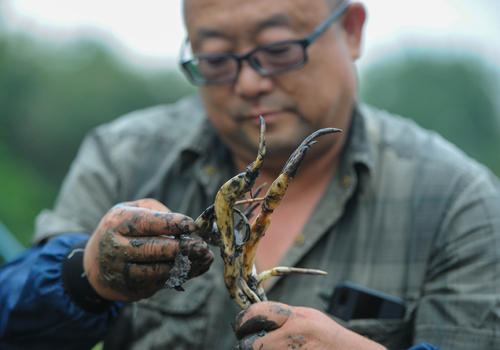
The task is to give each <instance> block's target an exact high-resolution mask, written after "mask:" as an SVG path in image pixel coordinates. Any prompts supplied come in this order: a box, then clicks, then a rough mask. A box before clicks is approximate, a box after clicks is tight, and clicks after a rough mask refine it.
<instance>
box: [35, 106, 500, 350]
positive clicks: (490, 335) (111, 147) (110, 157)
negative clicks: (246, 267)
mask: <svg viewBox="0 0 500 350" xmlns="http://www.w3.org/2000/svg"><path fill="white" fill-rule="evenodd" d="M233 175H234V170H233V166H232V163H231V160H230V155H229V153H228V150H227V149H226V148H225V147H224V146H223V145H222V144H221V142H220V141H219V139H218V138H217V136H216V133H215V131H214V129H213V128H212V126H211V125H210V124H209V123H208V122H207V121H206V117H205V112H204V111H203V108H202V105H201V102H200V101H199V100H198V99H187V100H183V101H181V102H179V103H177V104H176V105H173V106H160V107H155V108H152V109H149V110H145V111H140V112H135V113H133V114H131V115H128V116H125V117H123V118H120V119H118V120H117V121H115V122H113V123H111V124H108V125H104V126H102V127H100V128H98V129H96V130H95V131H94V132H93V133H91V134H90V135H89V136H88V137H87V138H86V140H85V142H84V143H83V145H82V148H81V150H80V152H79V154H78V157H77V159H76V160H75V162H74V163H73V165H72V168H71V171H70V173H69V175H68V177H67V178H66V180H65V182H64V185H63V188H62V191H61V194H60V196H59V198H58V200H57V202H56V205H55V208H54V210H52V211H46V212H43V213H42V214H41V215H40V216H39V217H38V220H37V232H36V235H35V241H40V240H42V239H44V238H46V237H48V236H52V235H55V234H60V233H69V232H87V233H92V232H93V231H94V229H95V227H96V226H97V224H98V222H99V220H100V219H101V217H102V216H103V215H104V214H105V213H106V211H107V210H108V209H109V208H110V207H112V206H113V205H114V204H116V203H118V202H122V201H128V200H134V199H138V198H145V197H150V198H156V199H158V200H159V201H161V202H163V203H165V205H167V206H168V207H169V208H170V209H171V210H173V211H176V212H181V213H184V214H187V215H190V216H192V217H197V216H198V215H199V214H200V213H201V212H202V211H203V210H204V209H205V208H206V207H208V206H209V205H210V204H212V203H213V200H214V198H215V194H216V192H217V190H218V189H219V187H220V186H221V185H222V184H223V183H224V182H225V181H226V180H227V179H229V178H230V177H232V176H233ZM311 181H314V179H311ZM291 186H293V183H292V185H291ZM285 200H286V198H285ZM499 254H500V185H499V182H498V180H497V178H495V177H494V176H493V175H492V174H491V173H490V172H489V171H488V170H487V169H485V168H484V167H483V166H481V165H479V164H477V163H476V162H474V161H473V160H471V159H469V158H467V157H466V156H465V155H464V154H463V153H462V152H460V151H459V150H457V149H456V148H455V147H454V146H452V145H450V144H449V143H447V142H446V141H444V140H443V139H442V138H441V137H439V136H438V135H436V134H434V133H431V132H428V131H425V130H422V129H421V128H419V127H418V126H417V125H415V124H414V123H413V122H410V121H408V120H405V119H403V118H400V117H396V116H391V115H389V114H388V113H385V112H382V111H378V110H375V109H373V108H371V107H368V106H364V105H360V106H358V107H357V108H356V109H355V110H354V113H353V124H352V127H351V129H350V135H349V138H348V141H347V144H346V147H345V149H344V152H343V154H342V159H341V165H340V167H339V169H338V171H337V172H336V174H335V175H334V177H333V178H332V179H331V181H330V184H329V186H328V188H327V189H326V191H325V193H324V196H323V198H322V199H321V201H320V203H319V204H318V206H317V208H316V209H315V210H314V211H313V214H312V215H311V217H310V218H309V220H308V222H307V224H306V225H305V227H304V228H303V230H302V233H301V234H300V236H299V237H298V239H297V240H296V242H295V244H294V245H293V246H292V247H291V248H290V250H289V251H288V252H287V253H286V255H285V256H284V258H283V260H282V261H281V263H280V265H283V266H297V267H307V268H316V269H322V270H325V271H327V272H328V275H327V276H304V275H290V276H286V277H282V278H275V279H274V280H273V282H272V284H271V287H270V289H269V291H268V292H267V296H268V299H269V300H275V301H279V302H283V303H286V304H289V305H294V306H307V307H312V308H316V309H319V310H322V311H325V310H326V307H327V300H328V299H329V297H330V296H331V295H332V292H333V290H334V288H335V286H336V285H337V283H339V281H341V280H349V281H351V282H354V283H357V284H361V285H364V286H367V287H370V288H373V289H376V290H379V291H381V292H385V293H388V294H391V295H393V296H396V297H399V298H402V299H403V300H404V301H405V304H406V314H405V315H404V317H403V318H401V319H395V320H383V319H356V320H350V321H348V322H345V321H342V320H340V319H336V318H334V319H335V321H337V322H339V323H340V324H342V325H343V326H345V327H347V328H349V329H352V330H353V331H355V332H358V333H360V334H362V335H364V336H367V337H369V338H371V339H373V340H375V341H377V342H380V343H382V344H383V345H385V346H386V347H387V348H389V349H403V348H409V347H411V346H412V345H413V344H418V343H422V342H428V343H432V344H435V345H437V346H439V347H441V348H442V349H443V350H446V349H450V350H451V349H453V350H459V349H464V350H465V349H467V350H470V349H495V348H500V345H497V344H498V343H499V340H498V339H497V338H500V256H499ZM215 255H216V257H217V258H216V260H215V262H214V265H213V266H212V268H211V269H210V271H209V272H207V273H206V274H205V275H203V276H201V277H199V278H195V279H193V280H190V281H188V282H187V283H186V284H185V285H184V289H185V290H186V291H185V292H183V293H179V292H176V291H173V290H162V291H160V292H158V293H157V294H156V295H154V296H153V297H152V298H150V299H147V300H143V301H141V302H138V303H134V304H131V305H129V306H127V307H126V308H125V310H124V312H123V314H122V318H121V320H120V322H118V324H117V327H116V328H115V331H112V332H111V334H110V335H109V339H110V340H109V341H108V345H109V346H110V347H113V346H115V347H116V348H121V349H124V348H126V346H129V347H130V348H133V349H149V348H165V349H214V350H220V349H232V348H233V347H234V345H235V344H234V342H235V337H234V334H233V332H232V329H231V325H230V324H231V322H232V321H233V320H234V318H235V316H236V315H237V314H238V312H239V311H240V310H239V308H238V306H237V305H236V303H235V302H234V301H233V300H230V299H229V296H228V292H227V291H226V289H225V286H224V282H223V274H222V269H223V267H222V262H221V259H220V258H219V257H218V256H219V254H218V253H217V252H216V254H215ZM332 317H333V316H332ZM125 345H126V346H125Z"/></svg>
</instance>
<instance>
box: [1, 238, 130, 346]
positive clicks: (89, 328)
mask: <svg viewBox="0 0 500 350" xmlns="http://www.w3.org/2000/svg"><path fill="white" fill-rule="evenodd" d="M88 238H89V235H87V234H63V235H59V236H57V237H55V238H54V239H52V240H50V241H49V242H47V243H46V244H44V245H37V246H34V247H32V248H31V249H29V250H28V251H26V252H25V253H24V254H22V255H21V256H20V257H18V258H17V259H15V260H13V261H11V262H9V263H8V264H6V265H5V266H3V267H2V268H1V269H0V348H1V349H4V350H9V349H54V348H65V349H90V348H91V347H92V346H94V345H95V344H96V343H97V342H99V341H100V340H102V339H103V338H104V336H105V334H106V331H107V329H108V327H109V325H110V323H111V321H112V320H113V319H114V318H115V317H116V316H117V314H118V312H119V310H120V308H121V307H122V306H123V304H122V303H118V302H116V303H111V305H110V307H109V308H108V309H107V310H106V311H105V312H102V313H99V314H96V313H91V312H87V311H84V310H82V309H81V308H80V307H78V306H77V305H76V304H75V303H74V302H73V301H72V300H71V298H70V296H69V294H68V292H67V290H66V289H65V287H64V285H63V281H62V274H61V272H62V265H63V261H64V259H65V256H66V254H67V253H68V250H69V249H70V247H71V246H73V245H74V244H75V243H78V242H81V241H85V240H87V239H88ZM75 340H77V341H75Z"/></svg>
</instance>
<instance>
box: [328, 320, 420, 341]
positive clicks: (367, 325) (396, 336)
mask: <svg viewBox="0 0 500 350" xmlns="http://www.w3.org/2000/svg"><path fill="white" fill-rule="evenodd" d="M335 321H336V322H338V323H339V324H340V325H342V326H343V327H346V328H348V329H350V330H351V331H353V332H355V333H358V334H361V335H362V336H365V337H367V338H369V339H371V340H373V341H375V342H377V343H380V344H382V345H384V346H385V347H387V348H388V349H407V348H409V347H410V346H411V341H412V339H411V338H412V327H411V322H410V321H406V320H404V319H356V320H350V321H347V322H346V321H343V320H340V319H337V318H335Z"/></svg>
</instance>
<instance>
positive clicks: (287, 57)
mask: <svg viewBox="0 0 500 350" xmlns="http://www.w3.org/2000/svg"><path fill="white" fill-rule="evenodd" d="M348 5H349V0H344V1H343V2H342V3H341V4H340V5H339V7H337V9H335V11H334V12H333V13H332V14H331V15H330V16H329V17H328V18H327V19H326V20H325V21H323V22H322V23H321V24H319V25H318V26H317V27H316V28H315V29H314V30H313V31H312V32H311V34H309V35H308V36H306V37H305V38H302V39H291V40H283V41H275V42H271V43H267V44H264V45H260V46H257V47H256V48H255V49H253V50H252V51H250V52H248V53H247V54H244V55H236V54H232V53H213V54H201V55H194V56H192V58H189V59H186V58H185V57H184V56H185V51H186V46H187V45H189V41H188V40H187V39H186V41H185V42H184V45H183V48H182V50H181V57H180V61H179V63H180V65H181V66H182V68H183V69H184V72H185V73H186V75H187V77H188V78H189V80H191V82H192V83H193V84H195V85H222V84H229V83H234V82H235V81H236V80H238V76H239V74H240V70H241V62H242V61H248V63H249V64H250V66H251V67H252V68H253V69H255V70H256V71H257V72H258V73H259V74H260V75H262V76H265V77H268V76H273V75H278V74H283V73H287V72H290V71H293V70H296V69H299V68H300V67H303V66H304V65H305V64H306V63H307V51H306V48H307V47H308V46H309V45H311V44H312V43H313V42H314V41H315V40H316V39H317V38H318V37H319V36H320V35H321V34H322V33H323V32H324V31H325V30H326V28H328V26H329V25H330V24H332V23H333V22H334V21H335V20H336V19H338V18H339V17H340V16H341V15H342V13H344V11H345V9H346V8H347V6H348Z"/></svg>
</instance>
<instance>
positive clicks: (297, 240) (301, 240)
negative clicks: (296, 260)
mask: <svg viewBox="0 0 500 350" xmlns="http://www.w3.org/2000/svg"><path fill="white" fill-rule="evenodd" d="M305 239H306V237H305V236H304V235H303V234H302V233H300V234H299V235H298V236H297V237H296V238H295V241H294V242H293V244H295V245H301V244H302V243H304V240H305Z"/></svg>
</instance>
